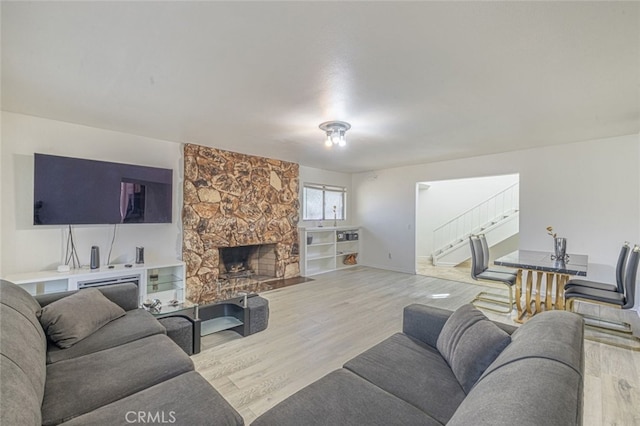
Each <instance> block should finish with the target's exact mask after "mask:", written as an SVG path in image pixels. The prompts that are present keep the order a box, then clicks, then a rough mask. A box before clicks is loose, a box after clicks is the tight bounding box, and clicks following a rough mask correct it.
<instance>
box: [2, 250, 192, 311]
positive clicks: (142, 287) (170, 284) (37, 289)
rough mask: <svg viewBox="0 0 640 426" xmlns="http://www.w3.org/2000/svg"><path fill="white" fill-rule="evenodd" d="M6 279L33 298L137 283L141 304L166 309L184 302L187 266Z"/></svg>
mask: <svg viewBox="0 0 640 426" xmlns="http://www.w3.org/2000/svg"><path fill="white" fill-rule="evenodd" d="M4 279H5V280H7V281H11V282H12V283H15V284H18V285H19V286H21V287H22V288H24V289H25V290H27V291H28V292H29V293H31V294H32V295H37V294H45V293H58V292H62V291H68V290H77V289H79V288H84V287H95V286H102V285H109V284H116V283H119V282H135V283H136V284H138V288H139V291H138V296H139V300H138V303H139V304H141V303H142V302H143V301H144V300H146V299H159V300H160V301H161V302H162V304H163V306H166V305H167V303H168V302H169V301H170V300H177V301H178V302H180V303H182V302H184V301H185V264H184V262H182V261H180V260H169V261H161V262H147V263H144V264H139V265H137V264H131V267H126V266H125V265H114V267H113V268H109V267H107V266H103V267H101V268H98V269H88V268H81V269H72V270H70V271H68V272H57V271H40V272H27V273H20V274H12V275H8V276H6V277H4Z"/></svg>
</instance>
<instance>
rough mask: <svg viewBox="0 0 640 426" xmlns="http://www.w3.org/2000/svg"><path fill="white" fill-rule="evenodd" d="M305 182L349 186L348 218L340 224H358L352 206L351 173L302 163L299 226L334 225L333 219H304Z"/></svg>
mask: <svg viewBox="0 0 640 426" xmlns="http://www.w3.org/2000/svg"><path fill="white" fill-rule="evenodd" d="M305 183H319V184H324V185H336V186H343V187H345V188H347V204H346V208H347V213H346V220H343V221H340V220H339V221H338V226H343V225H357V223H355V222H354V220H353V218H354V215H355V214H354V212H353V208H352V206H353V201H352V200H353V194H352V188H351V173H339V172H332V171H329V170H322V169H314V168H312V167H306V166H302V165H300V194H299V195H300V222H299V223H298V226H301V227H304V228H312V227H315V226H317V225H319V224H320V223H322V226H332V225H333V220H325V221H317V220H309V221H304V220H302V187H303V185H304V184H305Z"/></svg>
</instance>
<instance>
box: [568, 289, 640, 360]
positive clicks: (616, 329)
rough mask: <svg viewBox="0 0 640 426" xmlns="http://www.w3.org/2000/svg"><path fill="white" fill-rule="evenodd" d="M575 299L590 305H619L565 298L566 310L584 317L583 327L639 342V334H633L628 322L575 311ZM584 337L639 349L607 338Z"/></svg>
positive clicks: (612, 344) (635, 349)
mask: <svg viewBox="0 0 640 426" xmlns="http://www.w3.org/2000/svg"><path fill="white" fill-rule="evenodd" d="M576 300H579V301H580V302H584V303H590V304H592V305H600V306H610V307H613V308H619V306H616V305H610V304H603V303H594V302H593V301H591V300H589V299H579V298H573V297H572V298H569V299H567V300H566V310H568V311H571V312H574V313H577V314H578V315H580V316H582V317H583V318H584V319H585V327H588V328H591V329H595V330H596V331H598V332H602V333H606V334H609V335H612V336H617V337H619V338H621V339H625V340H633V341H635V342H640V336H636V335H634V334H633V330H632V329H631V324H630V323H628V322H625V321H616V320H609V319H604V318H601V317H598V316H595V315H589V314H584V313H581V312H577V311H576V310H575V301H576ZM607 324H608V325H607ZM585 338H586V339H588V340H591V341H595V342H598V343H604V344H607V345H611V346H616V347H621V348H625V349H631V350H633V351H640V346H627V345H622V344H620V343H616V342H611V341H608V340H603V339H598V338H594V337H585Z"/></svg>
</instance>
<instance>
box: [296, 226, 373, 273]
mask: <svg viewBox="0 0 640 426" xmlns="http://www.w3.org/2000/svg"><path fill="white" fill-rule="evenodd" d="M299 231H300V232H299V234H300V247H301V250H300V272H301V274H302V275H303V276H311V275H316V274H322V273H324V272H329V271H335V270H338V269H345V268H348V267H351V266H355V265H344V264H343V263H342V262H343V260H344V257H345V256H348V255H351V254H358V252H359V250H360V241H359V239H358V240H340V241H338V234H340V235H341V236H342V235H343V233H344V232H345V231H352V232H354V233H357V234H360V228H359V227H358V226H336V227H323V228H300V229H299ZM309 238H310V239H311V244H307V242H308V241H309Z"/></svg>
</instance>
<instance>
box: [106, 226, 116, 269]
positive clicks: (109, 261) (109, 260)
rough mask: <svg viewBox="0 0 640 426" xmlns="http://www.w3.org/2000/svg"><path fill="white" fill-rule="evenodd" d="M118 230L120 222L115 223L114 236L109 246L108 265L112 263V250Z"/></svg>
mask: <svg viewBox="0 0 640 426" xmlns="http://www.w3.org/2000/svg"><path fill="white" fill-rule="evenodd" d="M117 230H118V224H117V223H114V224H113V237H112V238H111V246H109V256H107V265H111V251H112V250H113V242H114V241H115V240H116V231H117Z"/></svg>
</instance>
